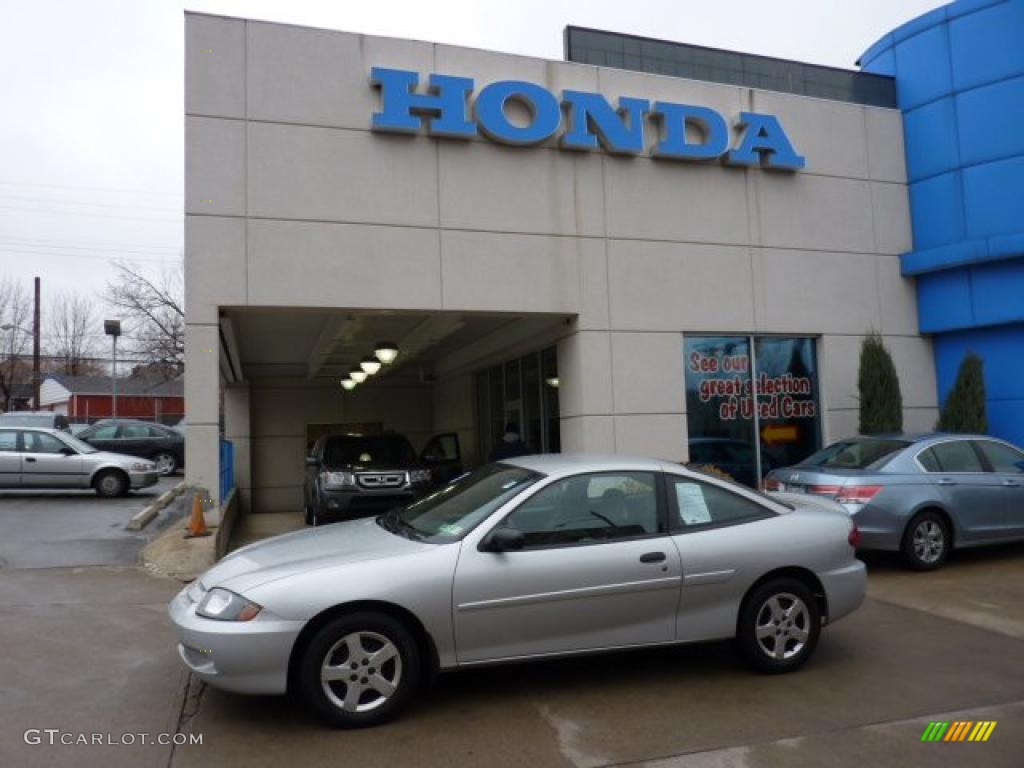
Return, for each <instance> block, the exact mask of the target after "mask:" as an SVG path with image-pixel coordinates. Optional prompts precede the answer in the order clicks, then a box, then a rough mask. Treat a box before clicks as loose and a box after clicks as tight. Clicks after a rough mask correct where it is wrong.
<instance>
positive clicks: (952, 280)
mask: <svg viewBox="0 0 1024 768" xmlns="http://www.w3.org/2000/svg"><path fill="white" fill-rule="evenodd" d="M860 65H861V67H862V68H863V69H864V70H865V71H868V72H876V73H879V74H887V75H892V76H894V77H895V78H896V86H897V93H898V98H899V106H900V109H901V110H902V111H903V125H904V137H905V143H906V156H907V175H908V182H909V185H910V206H911V217H912V223H913V231H914V250H913V251H911V252H910V253H906V254H903V256H902V270H903V274H904V275H908V276H914V277H916V278H917V294H918V313H919V323H920V330H921V332H922V333H929V334H935V337H934V338H935V356H936V367H937V371H936V375H937V379H938V386H939V397H940V398H941V399H943V400H945V398H946V396H947V395H948V394H949V390H950V388H951V387H952V386H953V382H954V381H955V379H956V372H957V368H958V366H959V365H960V361H961V360H962V358H963V356H964V354H966V353H967V352H968V351H973V352H976V353H978V354H979V355H981V356H982V358H983V359H984V361H985V385H986V394H987V397H988V415H989V429H990V431H991V432H992V434H995V435H998V436H1000V437H1004V438H1006V439H1008V440H1012V441H1014V442H1016V443H1018V444H1024V0H958V1H957V2H954V3H951V4H950V5H946V6H943V7H942V8H938V9H936V10H934V11H932V12H930V13H926V14H925V15H923V16H920V17H918V18H916V19H914V20H913V21H910V22H908V23H907V24H904V25H903V26H901V27H899V28H897V29H895V30H893V31H892V32H890V33H889V34H888V35H886V36H885V37H883V38H882V39H881V40H879V41H878V42H877V43H875V45H873V46H872V47H871V48H870V49H868V51H867V52H865V53H864V55H863V56H862V57H861V60H860Z"/></svg>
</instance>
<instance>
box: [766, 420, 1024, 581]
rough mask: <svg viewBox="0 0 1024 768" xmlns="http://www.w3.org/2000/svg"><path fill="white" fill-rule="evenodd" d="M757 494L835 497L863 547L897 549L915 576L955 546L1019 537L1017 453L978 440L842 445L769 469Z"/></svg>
mask: <svg viewBox="0 0 1024 768" xmlns="http://www.w3.org/2000/svg"><path fill="white" fill-rule="evenodd" d="M765 488H766V489H767V490H769V491H788V492H790V493H806V494H810V495H817V496H820V497H826V498H830V499H834V500H835V501H837V502H838V503H839V504H841V505H842V506H843V507H844V508H845V509H846V510H847V512H848V513H849V514H850V515H851V517H852V518H853V519H854V520H855V521H856V523H857V527H858V528H859V529H860V533H861V547H862V548H863V549H871V550H887V551H892V552H901V553H902V554H903V557H904V558H905V559H906V561H907V563H908V564H909V565H910V566H911V567H912V568H915V569H918V570H931V569H934V568H938V567H939V566H941V565H942V564H943V563H944V562H945V560H946V557H947V556H948V555H949V552H950V550H952V549H955V548H962V547H975V546H982V545H985V544H1002V543H1006V542H1011V541H1019V540H1022V539H1024V451H1021V450H1020V449H1019V448H1017V447H1016V446H1014V445H1011V444H1010V443H1007V442H1005V441H1002V440H997V439H995V438H992V437H987V436H985V435H952V434H926V435H886V436H873V437H856V438H851V439H848V440H841V441H839V442H837V443H834V444H833V445H830V446H828V447H827V448H824V449H822V450H821V451H819V452H818V453H815V454H813V455H811V456H809V457H808V458H807V459H805V460H804V461H802V462H801V463H800V464H797V465H795V466H792V467H787V468H785V469H777V470H774V471H772V472H771V473H769V475H768V477H767V478H766V481H765Z"/></svg>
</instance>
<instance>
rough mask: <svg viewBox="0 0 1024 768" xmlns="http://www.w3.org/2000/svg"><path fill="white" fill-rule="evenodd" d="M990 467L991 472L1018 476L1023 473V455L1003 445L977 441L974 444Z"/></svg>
mask: <svg viewBox="0 0 1024 768" xmlns="http://www.w3.org/2000/svg"><path fill="white" fill-rule="evenodd" d="M974 444H975V445H976V446H978V448H980V449H981V452H982V453H983V454H984V455H985V458H986V459H987V460H988V463H989V464H991V465H992V471H993V472H1003V473H1006V474H1020V473H1021V472H1024V453H1021V452H1020V451H1018V450H1017V449H1016V448H1012V447H1010V446H1009V445H1006V444H1004V443H995V442H992V441H991V440H978V441H976V442H975V443H974Z"/></svg>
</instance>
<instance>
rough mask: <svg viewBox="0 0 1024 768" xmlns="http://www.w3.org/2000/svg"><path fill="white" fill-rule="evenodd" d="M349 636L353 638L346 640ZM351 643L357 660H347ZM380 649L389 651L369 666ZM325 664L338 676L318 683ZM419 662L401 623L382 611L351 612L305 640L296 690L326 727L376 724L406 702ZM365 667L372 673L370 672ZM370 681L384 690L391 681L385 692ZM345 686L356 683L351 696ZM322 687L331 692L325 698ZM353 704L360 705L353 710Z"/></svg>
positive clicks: (415, 681)
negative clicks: (380, 662)
mask: <svg viewBox="0 0 1024 768" xmlns="http://www.w3.org/2000/svg"><path fill="white" fill-rule="evenodd" d="M352 637H358V638H359V639H358V640H356V641H352V640H351V638H352ZM346 638H348V640H347V641H346ZM353 642H356V643H358V647H360V648H362V649H363V653H362V654H361V655H359V656H358V658H353V655H352V653H351V648H352V647H353V645H352V643H353ZM387 644H390V645H389V646H388V645H387ZM381 650H385V651H387V652H393V653H394V655H393V656H392V657H390V658H387V659H384V661H383V665H382V666H380V667H379V668H375V667H374V666H373V654H374V653H376V652H378V651H381ZM385 655H387V653H385ZM328 662H330V664H329V666H331V667H333V668H334V669H336V670H337V672H336V674H337V675H338V677H337V679H336V680H333V681H329V682H324V681H323V680H322V679H321V671H322V669H323V667H324V666H325V664H328ZM420 663H421V662H420V655H419V649H418V647H417V645H416V640H415V638H414V637H413V635H412V633H411V632H410V631H409V630H408V629H407V628H406V627H405V625H404V624H402V622H400V621H398V620H397V619H395V618H393V617H392V616H389V615H387V614H384V613H374V612H360V613H352V614H349V615H347V616H341V617H339V618H337V619H334V620H332V621H330V622H329V623H328V624H326V625H324V626H323V627H321V628H320V630H319V631H318V632H317V633H316V634H315V635H314V636H313V638H312V640H310V642H309V644H308V645H307V646H306V648H305V651H304V652H303V654H302V658H301V660H300V662H299V668H298V675H297V678H296V683H297V688H298V690H297V693H298V695H299V697H300V698H301V699H302V700H303V702H304V703H305V704H306V706H307V707H308V708H309V709H310V710H311V711H312V712H313V713H314V714H315V715H316V716H317V717H319V718H320V719H321V720H323V721H324V722H325V723H327V724H328V725H331V726H334V727H336V728H365V727H369V726H373V725H378V724H380V723H383V722H385V721H387V720H389V719H390V718H392V717H394V716H395V715H396V714H397V713H398V712H400V711H401V710H402V709H403V708H405V707H406V706H408V704H409V702H410V700H411V698H412V696H413V694H414V693H415V691H416V690H417V688H418V686H419V682H420ZM353 664H354V665H355V668H354V669H353V668H352V665H353ZM371 669H372V670H374V671H373V672H370V671H369V670H371ZM375 681H376V685H378V686H382V687H383V688H385V690H386V689H387V686H385V685H384V684H385V683H392V684H393V688H392V690H391V692H390V694H388V695H384V693H383V692H382V691H381V690H380V689H378V688H377V687H375ZM350 685H353V686H356V687H355V688H353V689H352V690H353V698H351V699H350V698H349V692H350V688H349V686H350ZM326 689H329V690H330V691H331V695H330V696H329V695H328V693H327V690H326ZM350 702H351V705H350ZM358 707H365V709H364V710H363V711H355V710H357V708H358Z"/></svg>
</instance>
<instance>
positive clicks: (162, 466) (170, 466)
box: [152, 451, 180, 477]
mask: <svg viewBox="0 0 1024 768" xmlns="http://www.w3.org/2000/svg"><path fill="white" fill-rule="evenodd" d="M152 460H153V461H154V462H155V463H156V468H157V471H158V472H160V474H161V475H162V476H164V477H170V476H171V475H173V474H174V473H175V472H177V471H178V466H179V464H180V462H179V461H178V457H177V456H175V455H174V454H173V453H171V452H170V451H160V453H158V454H156V455H155V456H153V459H152Z"/></svg>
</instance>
